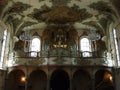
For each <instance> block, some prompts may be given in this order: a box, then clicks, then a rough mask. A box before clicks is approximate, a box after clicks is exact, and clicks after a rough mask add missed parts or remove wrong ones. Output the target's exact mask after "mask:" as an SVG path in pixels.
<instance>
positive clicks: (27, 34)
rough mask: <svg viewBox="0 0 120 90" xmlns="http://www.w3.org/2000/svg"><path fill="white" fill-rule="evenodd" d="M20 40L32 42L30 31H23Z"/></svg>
mask: <svg viewBox="0 0 120 90" xmlns="http://www.w3.org/2000/svg"><path fill="white" fill-rule="evenodd" d="M19 39H20V40H22V41H29V40H31V35H30V32H29V30H24V31H22V33H21V35H20V36H19Z"/></svg>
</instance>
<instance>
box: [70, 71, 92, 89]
mask: <svg viewBox="0 0 120 90" xmlns="http://www.w3.org/2000/svg"><path fill="white" fill-rule="evenodd" d="M72 80H73V83H72V89H73V90H90V89H91V87H90V86H91V79H90V75H89V73H88V72H86V71H84V70H77V71H76V72H75V73H74V74H73V78H72Z"/></svg>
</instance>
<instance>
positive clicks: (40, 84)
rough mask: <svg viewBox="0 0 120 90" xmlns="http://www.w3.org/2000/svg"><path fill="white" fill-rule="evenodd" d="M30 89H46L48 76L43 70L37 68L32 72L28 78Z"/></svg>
mask: <svg viewBox="0 0 120 90" xmlns="http://www.w3.org/2000/svg"><path fill="white" fill-rule="evenodd" d="M28 89H30V90H46V89H47V76H46V73H45V72H44V71H42V70H35V71H33V72H32V73H31V74H30V77H29V79H28Z"/></svg>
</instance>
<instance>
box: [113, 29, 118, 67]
mask: <svg viewBox="0 0 120 90" xmlns="http://www.w3.org/2000/svg"><path fill="white" fill-rule="evenodd" d="M113 37H114V43H115V49H116V56H117V61H118V66H120V56H119V55H120V54H119V47H118V46H119V43H118V39H117V34H116V29H113Z"/></svg>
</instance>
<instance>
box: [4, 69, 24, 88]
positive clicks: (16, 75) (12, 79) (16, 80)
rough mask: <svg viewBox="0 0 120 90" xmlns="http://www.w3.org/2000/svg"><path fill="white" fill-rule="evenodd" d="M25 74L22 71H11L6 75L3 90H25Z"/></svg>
mask: <svg viewBox="0 0 120 90" xmlns="http://www.w3.org/2000/svg"><path fill="white" fill-rule="evenodd" d="M23 78H25V74H24V72H23V71H22V70H13V71H12V72H10V73H9V74H8V79H7V80H6V83H5V90H25V80H23Z"/></svg>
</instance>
